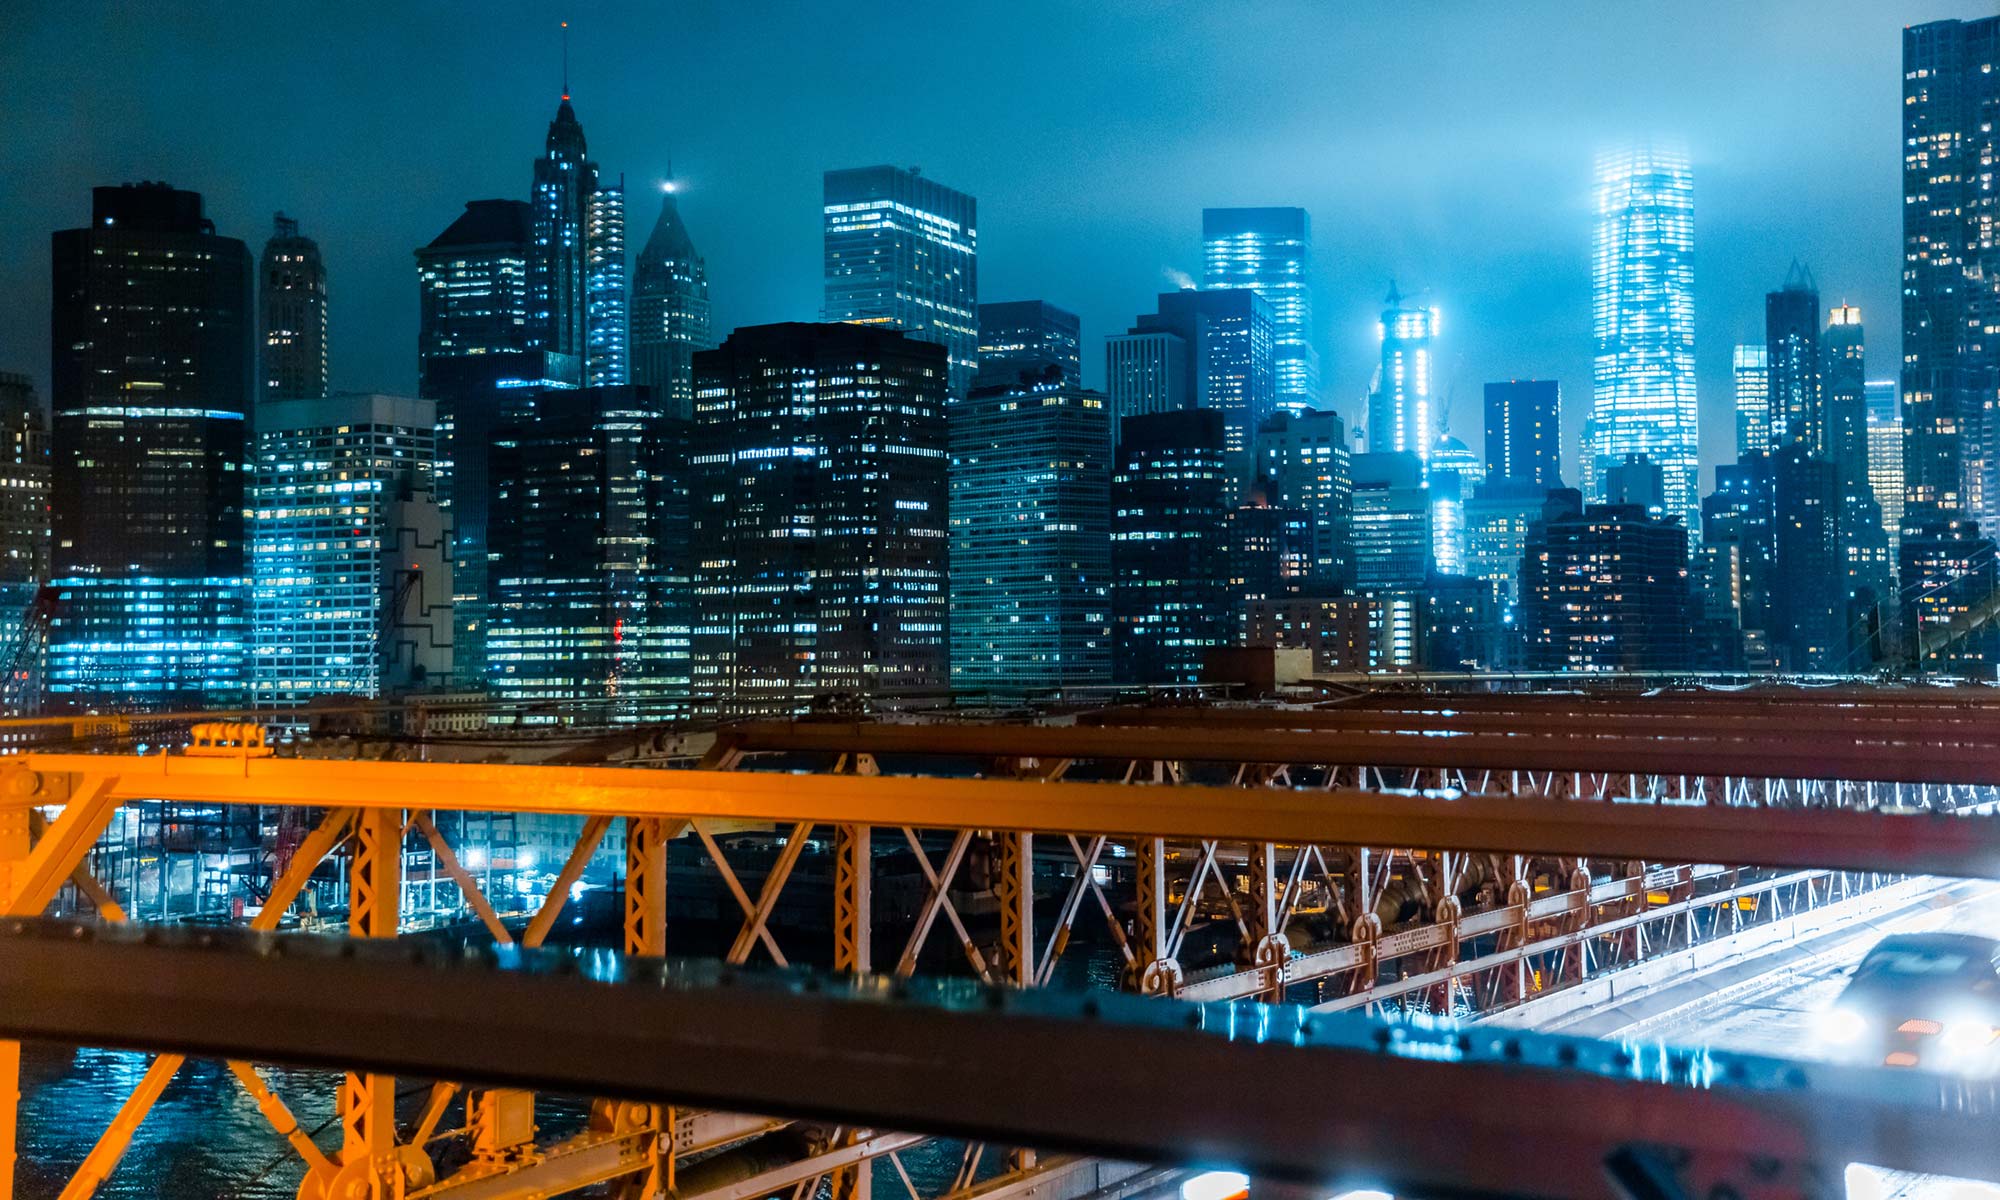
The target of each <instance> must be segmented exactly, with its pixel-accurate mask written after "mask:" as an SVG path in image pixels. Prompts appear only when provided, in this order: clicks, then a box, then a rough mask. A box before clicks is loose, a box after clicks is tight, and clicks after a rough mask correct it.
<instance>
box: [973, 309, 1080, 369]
mask: <svg viewBox="0 0 2000 1200" xmlns="http://www.w3.org/2000/svg"><path fill="white" fill-rule="evenodd" d="M1082 347H1083V326H1082V324H1081V323H1080V322H1079V321H1078V320H1077V318H1076V314H1075V313H1073V312H1069V311H1067V310H1065V309H1060V308H1057V307H1056V306H1055V305H1053V304H1050V303H1049V302H1048V301H1046V300H1007V301H1003V302H1001V303H997V304H982V305H980V306H979V383H980V384H981V385H988V384H990V385H992V386H995V387H1006V386H1010V385H1013V384H1017V383H1019V382H1020V381H1021V374H1022V372H1024V371H1025V372H1029V373H1031V374H1034V375H1036V376H1039V375H1040V374H1041V373H1042V369H1043V368H1044V367H1046V366H1049V365H1050V364H1054V365H1055V366H1057V367H1059V368H1060V369H1061V373H1062V385H1063V386H1064V387H1069V388H1080V387H1082V386H1083V357H1082Z"/></svg>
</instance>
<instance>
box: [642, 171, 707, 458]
mask: <svg viewBox="0 0 2000 1200" xmlns="http://www.w3.org/2000/svg"><path fill="white" fill-rule="evenodd" d="M714 345H715V339H714V337H713V335H712V334H711V333H710V331H709V323H708V268H707V266H706V265H705V264H704V263H703V262H702V258H701V255H700V254H698V253H696V252H695V248H694V239H693V238H691V237H689V236H688V231H687V225H686V224H685V223H684V222H683V221H682V220H681V211H680V206H679V204H678V203H676V202H675V199H674V184H673V183H672V181H669V182H668V183H667V185H666V188H665V190H664V191H663V192H662V194H661V196H660V217H659V219H658V220H657V221H655V222H653V232H652V235H651V236H650V237H648V238H647V239H646V248H645V249H643V250H641V251H640V252H639V261H638V263H637V264H636V265H635V266H634V267H633V269H632V382H633V383H636V384H640V385H641V386H644V387H649V388H651V389H653V399H654V403H656V404H658V405H660V407H661V410H662V411H664V412H665V413H666V414H667V415H668V416H670V417H674V418H677V419H679V420H683V421H685V420H690V419H692V418H693V416H694V352H695V351H697V350H707V349H709V348H710V347H711V346H714Z"/></svg>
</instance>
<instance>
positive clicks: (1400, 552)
mask: <svg viewBox="0 0 2000 1200" xmlns="http://www.w3.org/2000/svg"><path fill="white" fill-rule="evenodd" d="M1351 469H1352V471H1353V475H1354V517H1353V531H1354V532H1353V538H1354V583H1355V588H1356V590H1358V591H1359V592H1361V594H1362V595H1364V596H1367V597H1368V598H1369V599H1370V600H1371V601H1372V602H1373V603H1372V606H1371V610H1370V611H1371V614H1372V616H1373V618H1374V620H1375V622H1376V642H1375V651H1374V654H1375V658H1374V661H1375V662H1376V663H1377V664H1379V665H1382V666H1390V667H1410V666H1415V665H1416V664H1417V661H1418V654H1419V653H1420V650H1421V642H1422V619H1423V614H1422V603H1423V591H1424V587H1425V585H1426V584H1427V583H1428V582H1429V580H1430V576H1431V568H1432V554H1433V553H1434V550H1435V546H1436V542H1435V539H1434V537H1433V535H1432V533H1431V519H1432V509H1431V495H1430V489H1429V488H1427V487H1426V486H1424V483H1425V481H1424V460H1423V459H1421V458H1419V457H1417V456H1416V455H1415V454H1412V453H1408V452H1397V453H1388V452H1385V453H1381V454H1357V455H1355V456H1354V458H1353V459H1352V461H1351Z"/></svg>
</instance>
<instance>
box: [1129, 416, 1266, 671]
mask: <svg viewBox="0 0 2000 1200" xmlns="http://www.w3.org/2000/svg"><path fill="white" fill-rule="evenodd" d="M1225 424H1226V423H1225V422H1224V420H1223V415H1222V413H1221V412H1220V411H1218V410H1215V409H1185V410H1182V411H1180V412H1161V413H1146V414H1142V415H1138V416H1131V417H1127V418H1126V420H1125V422H1124V434H1123V436H1122V437H1121V439H1120V440H1119V443H1118V450H1117V458H1116V459H1115V461H1114V465H1113V468H1112V474H1111V580H1112V583H1111V611H1112V616H1113V620H1114V622H1115V632H1114V637H1115V639H1116V641H1115V645H1116V651H1115V656H1114V658H1113V668H1112V669H1113V674H1114V676H1115V677H1116V679H1117V680H1118V682H1120V683H1132V684H1187V683H1199V682H1200V681H1201V674H1202V662H1203V660H1204V659H1205V658H1206V657H1207V654H1208V652H1209V651H1210V650H1212V649H1214V648H1217V647H1220V646H1227V645H1230V644H1232V642H1233V641H1234V639H1235V636H1236V616H1235V612H1234V606H1233V604H1232V602H1231V596H1230V588H1229V557H1228V550H1227V543H1226V541H1225V538H1224V517H1225V514H1226V513H1227V512H1228V511H1229V507H1230V505H1229V499H1228V497H1229V493H1230V490H1231V487H1232V485H1233V483H1234V478H1235V471H1234V470H1233V469H1232V467H1231V464H1230V455H1229V453H1228V450H1227V444H1228V443H1227V433H1226V428H1225Z"/></svg>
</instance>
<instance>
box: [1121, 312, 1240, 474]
mask: <svg viewBox="0 0 2000 1200" xmlns="http://www.w3.org/2000/svg"><path fill="white" fill-rule="evenodd" d="M1163 334H1164V335H1168V336H1161V335H1163ZM1271 351H1272V324H1271V306H1270V305H1269V304H1268V303H1266V302H1265V300H1264V298H1263V297H1262V296H1260V295H1258V294H1257V293H1256V292H1254V291H1250V290H1248V289H1226V290H1223V291H1215V292H1198V291H1194V290H1193V289H1190V288H1183V289H1181V290H1180V291H1175V292H1162V293H1161V294H1160V297H1159V304H1158V307H1157V311H1154V312H1151V313H1145V314H1142V315H1141V316H1140V317H1139V319H1138V320H1137V321H1136V322H1135V323H1134V324H1133V327H1132V330H1131V332H1130V333H1129V334H1127V335H1125V336H1124V337H1122V338H1111V339H1107V342H1106V354H1107V358H1108V360H1109V361H1108V366H1109V368H1110V372H1111V374H1110V380H1111V403H1112V424H1113V428H1114V431H1116V434H1117V436H1118V437H1119V438H1121V439H1122V438H1123V436H1124V434H1123V432H1122V430H1123V422H1124V420H1125V418H1127V417H1130V416H1134V415H1138V414H1141V413H1147V412H1167V411H1172V410H1173V409H1174V408H1177V407H1184V406H1186V405H1188V404H1192V405H1193V406H1194V407H1197V408H1212V409H1214V410H1215V411H1217V412H1219V413H1221V414H1222V428H1223V442H1224V449H1225V451H1226V452H1227V453H1228V455H1229V458H1230V464H1231V472H1232V478H1233V480H1234V481H1235V482H1234V484H1233V485H1232V490H1231V492H1230V499H1231V501H1232V503H1233V502H1234V500H1235V499H1236V498H1237V497H1239V496H1241V495H1242V494H1243V493H1244V491H1245V490H1246V489H1247V488H1248V486H1249V485H1250V483H1251V477H1252V472H1253V471H1254V470H1255V466H1256V464H1255V462H1254V461H1253V460H1254V457H1255V450H1256V447H1255V445H1254V442H1255V440H1256V433H1257V428H1258V426H1260V425H1262V424H1263V423H1264V421H1265V420H1266V419H1267V418H1268V417H1270V415H1271V413H1272V412H1273V411H1275V409H1276V407H1277V397H1278V391H1277V386H1278V385H1277V376H1276V374H1275V373H1274V372H1273V370H1272V359H1271ZM1177 355H1178V356H1180V361H1179V362H1178V363H1176V362H1174V361H1172V360H1173V359H1174V357H1175V356H1177ZM1182 378H1185V379H1186V380H1187V381H1188V382H1187V384H1186V386H1185V387H1182V386H1179V381H1180V380H1181V379H1182ZM1154 405H1158V407H1152V406H1154ZM1121 406H1123V407H1121Z"/></svg>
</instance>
